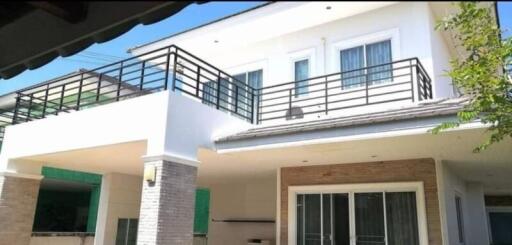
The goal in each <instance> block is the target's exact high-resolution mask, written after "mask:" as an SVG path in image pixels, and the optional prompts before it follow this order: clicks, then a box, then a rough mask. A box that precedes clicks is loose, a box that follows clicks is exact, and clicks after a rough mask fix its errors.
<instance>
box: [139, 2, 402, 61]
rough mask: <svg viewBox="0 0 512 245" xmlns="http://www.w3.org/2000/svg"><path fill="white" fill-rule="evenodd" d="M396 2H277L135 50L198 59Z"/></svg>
mask: <svg viewBox="0 0 512 245" xmlns="http://www.w3.org/2000/svg"><path fill="white" fill-rule="evenodd" d="M396 3H397V2H316V1H314V2H276V3H272V4H266V5H263V6H259V7H256V8H253V9H252V10H249V11H245V12H243V13H241V14H236V15H233V16H231V17H228V18H224V19H221V20H217V21H214V22H212V23H209V24H206V25H203V26H201V27H199V28H195V29H191V30H189V31H185V32H182V33H178V34H176V35H173V36H170V37H168V38H165V39H162V40H159V41H156V42H152V43H148V44H146V45H143V46H139V47H134V48H132V49H130V52H132V53H135V54H139V53H143V52H147V51H149V50H153V49H156V48H158V47H163V46H166V45H171V44H176V45H178V46H180V47H182V48H184V49H186V50H191V51H193V52H194V54H196V55H198V56H199V57H205V56H208V54H211V53H212V50H216V51H218V50H232V49H235V48H237V47H245V46H249V45H252V44H254V43H257V42H260V41H264V40H269V39H272V38H275V37H279V36H282V35H286V34H288V33H293V32H297V31H299V30H303V29H306V28H310V27H313V26H317V25H321V24H323V23H327V22H331V21H334V20H337V19H342V18H347V17H350V16H354V15H357V14H361V13H364V12H368V11H371V10H375V9H379V8H383V7H386V6H390V5H393V4H396Z"/></svg>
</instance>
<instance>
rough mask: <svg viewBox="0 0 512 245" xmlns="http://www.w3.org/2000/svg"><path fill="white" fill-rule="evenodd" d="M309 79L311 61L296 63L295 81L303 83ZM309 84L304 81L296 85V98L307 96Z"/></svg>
mask: <svg viewBox="0 0 512 245" xmlns="http://www.w3.org/2000/svg"><path fill="white" fill-rule="evenodd" d="M308 78H309V60H301V61H296V62H295V81H301V80H305V79H308ZM307 85H308V82H307V81H302V82H297V83H295V97H298V96H301V95H305V94H307V92H308V87H307Z"/></svg>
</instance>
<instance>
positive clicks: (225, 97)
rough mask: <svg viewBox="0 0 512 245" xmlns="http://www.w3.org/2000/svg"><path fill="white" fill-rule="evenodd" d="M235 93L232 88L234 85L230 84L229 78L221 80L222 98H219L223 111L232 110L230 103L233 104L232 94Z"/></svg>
mask: <svg viewBox="0 0 512 245" xmlns="http://www.w3.org/2000/svg"><path fill="white" fill-rule="evenodd" d="M232 91H234V88H232V83H230V82H229V80H228V78H225V77H223V78H221V79H220V98H219V104H220V109H221V110H229V109H231V107H230V106H231V105H230V103H233V104H234V102H233V101H231V100H230V96H231V92H232Z"/></svg>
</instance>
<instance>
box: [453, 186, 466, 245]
mask: <svg viewBox="0 0 512 245" xmlns="http://www.w3.org/2000/svg"><path fill="white" fill-rule="evenodd" d="M457 197H458V198H460V209H461V210H460V215H461V219H462V220H461V222H462V223H461V224H462V227H460V226H459V220H458V219H459V218H458V217H457V215H458V211H457V201H456V200H457ZM453 202H454V203H453V205H454V207H455V222H456V223H457V242H458V244H460V245H464V244H466V241H467V239H466V224H465V222H466V218H465V216H466V215H465V210H466V207H464V205H465V203H466V202H465V197H464V195H463V194H462V191H459V190H455V193H454V194H453ZM461 228H462V240H463V241H462V242H460V238H459V232H461V230H460V229H461Z"/></svg>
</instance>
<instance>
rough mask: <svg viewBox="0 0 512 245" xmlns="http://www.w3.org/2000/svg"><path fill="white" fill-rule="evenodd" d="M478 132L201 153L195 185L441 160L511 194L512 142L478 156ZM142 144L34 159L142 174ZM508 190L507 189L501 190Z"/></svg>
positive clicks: (489, 187) (71, 166)
mask: <svg viewBox="0 0 512 245" xmlns="http://www.w3.org/2000/svg"><path fill="white" fill-rule="evenodd" d="M484 137H485V135H484V131H483V129H466V130H458V131H452V132H446V133H443V134H441V135H431V134H421V135H410V136H398V137H387V138H378V139H366V140H357V141H345V142H334V143H328V144H313V145H298V146H293V147H287V148H278V149H264V150H254V151H241V152H233V153H224V154H218V153H216V152H214V151H212V150H207V149H200V150H199V160H200V161H201V165H200V167H199V173H198V182H199V184H200V185H208V184H211V183H225V182H232V181H244V180H246V179H269V178H275V177H276V170H277V169H278V168H280V167H287V166H300V165H322V164H343V163H355V162H373V161H386V160H402V159H414V158H437V159H442V160H443V161H445V162H446V163H447V164H448V165H449V166H450V168H452V169H453V170H454V172H455V173H456V174H457V175H459V176H460V177H462V178H464V179H466V180H468V181H475V182H482V183H484V185H485V188H486V191H489V192H503V191H510V190H512V189H511V188H510V187H512V178H510V176H512V141H511V140H505V141H504V142H502V143H499V144H496V145H493V146H491V148H489V149H488V150H486V151H484V152H481V153H478V154H476V153H472V149H473V148H474V147H475V146H476V145H478V144H479V143H481V142H482V141H483V140H484ZM145 149H146V143H145V142H143V141H138V142H131V143H125V144H117V145H110V146H102V147H96V148H90V149H83V150H75V151H69V152H60V153H54V154H48V155H41V156H33V157H30V158H28V159H30V160H33V161H39V162H42V163H43V164H44V165H48V166H53V167H60V168H66V169H72V170H79V171H87V172H94V173H100V174H102V173H107V172H119V173H125V174H132V175H142V170H143V162H142V160H141V156H143V155H144V154H145ZM503 187H508V188H507V189H508V190H502V189H500V188H503Z"/></svg>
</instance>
